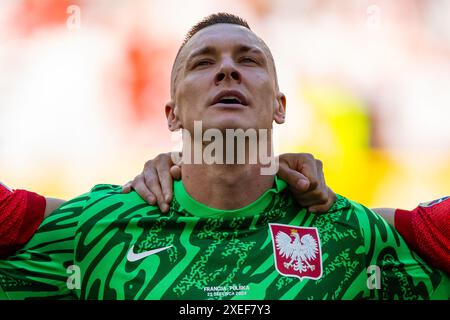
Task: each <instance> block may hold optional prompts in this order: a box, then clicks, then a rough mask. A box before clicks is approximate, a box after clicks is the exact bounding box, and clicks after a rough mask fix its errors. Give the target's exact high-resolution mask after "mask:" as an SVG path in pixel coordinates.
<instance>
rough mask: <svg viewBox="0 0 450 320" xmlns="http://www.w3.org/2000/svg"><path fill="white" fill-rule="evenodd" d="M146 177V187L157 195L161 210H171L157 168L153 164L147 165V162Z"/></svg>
mask: <svg viewBox="0 0 450 320" xmlns="http://www.w3.org/2000/svg"><path fill="white" fill-rule="evenodd" d="M144 177H145V188H146V189H149V190H150V191H151V192H152V193H153V195H154V196H155V197H156V202H157V203H158V207H159V208H160V209H161V211H162V212H167V211H168V210H169V205H168V204H167V203H166V201H165V199H164V196H163V191H162V187H161V184H160V180H159V175H158V173H157V172H156V169H155V167H154V166H153V165H150V166H147V164H146V168H145V169H144ZM135 189H136V188H135ZM136 191H137V190H136Z"/></svg>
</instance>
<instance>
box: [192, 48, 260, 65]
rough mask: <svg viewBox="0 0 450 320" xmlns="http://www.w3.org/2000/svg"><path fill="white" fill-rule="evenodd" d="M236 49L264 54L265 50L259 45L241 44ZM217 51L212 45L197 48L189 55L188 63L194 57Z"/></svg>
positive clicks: (242, 51) (212, 53)
mask: <svg viewBox="0 0 450 320" xmlns="http://www.w3.org/2000/svg"><path fill="white" fill-rule="evenodd" d="M236 51H237V53H245V52H254V53H256V54H259V55H263V56H264V51H262V50H261V49H259V48H257V47H253V46H247V45H240V46H239V48H238V49H237V50H236ZM216 53H217V49H216V48H214V47H211V46H206V47H203V48H199V49H195V50H194V51H193V52H192V53H191V54H190V55H189V57H188V58H187V59H186V62H187V64H189V63H190V61H192V59H194V58H196V57H198V56H202V55H214V54H216Z"/></svg>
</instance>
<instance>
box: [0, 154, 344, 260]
mask: <svg viewBox="0 0 450 320" xmlns="http://www.w3.org/2000/svg"><path fill="white" fill-rule="evenodd" d="M171 165H173V163H172V160H171V157H170V155H169V154H160V155H158V156H157V157H156V158H155V159H152V160H149V161H147V163H146V165H145V167H144V171H143V172H142V173H141V174H140V175H138V176H136V178H135V179H134V180H133V181H131V182H129V183H128V184H126V185H124V187H123V192H130V191H131V188H132V187H133V188H134V190H135V191H136V192H137V193H138V194H139V195H140V196H141V197H142V199H144V200H145V201H147V202H148V203H149V204H151V205H156V204H157V205H158V206H159V208H160V209H161V211H162V212H167V211H168V208H169V204H170V201H171V199H172V176H171V174H172V175H173V177H174V178H177V179H179V178H180V175H181V169H180V167H179V166H176V165H173V166H172V168H171V167H170V166H171ZM291 167H292V168H291ZM278 175H279V176H280V177H282V178H284V179H285V180H286V181H287V182H288V183H289V185H290V188H291V191H292V193H293V194H294V197H295V200H296V201H297V202H298V204H299V205H301V206H308V207H309V209H310V210H314V212H326V211H327V210H328V209H329V208H330V207H331V205H332V204H333V202H334V200H335V199H336V196H335V194H334V192H333V191H331V189H330V188H328V187H327V185H326V184H325V179H324V176H323V172H322V169H321V162H320V161H318V160H316V159H314V157H313V156H312V155H310V154H306V153H297V154H284V155H281V156H280V168H279V171H278ZM145 177H148V178H147V181H146V180H145ZM159 177H161V179H159ZM153 178H156V179H153ZM163 193H164V196H163ZM64 202H65V200H62V199H56V198H50V197H44V196H41V195H39V194H37V193H35V192H32V191H28V190H21V189H16V190H12V189H10V188H9V187H7V186H6V185H4V184H2V183H1V182H0V258H6V257H7V256H9V255H11V254H12V253H14V252H15V251H16V250H18V249H19V248H21V247H23V246H24V245H25V243H27V242H28V240H29V239H30V238H31V237H32V236H33V234H34V233H35V232H36V230H37V228H38V227H39V225H40V224H41V223H42V221H43V220H44V218H45V217H48V216H49V215H50V214H51V213H52V212H53V211H54V210H56V209H57V208H58V207H59V206H61V205H62V204H63V203H64Z"/></svg>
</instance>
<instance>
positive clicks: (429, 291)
mask: <svg viewBox="0 0 450 320" xmlns="http://www.w3.org/2000/svg"><path fill="white" fill-rule="evenodd" d="M350 203H351V204H352V206H353V208H354V210H355V214H356V217H357V219H358V222H359V227H360V231H361V234H362V237H363V242H364V248H365V262H366V270H367V277H368V279H367V281H368V282H367V288H368V290H369V294H370V298H372V299H383V300H384V299H401V300H403V299H413V300H416V299H449V298H450V281H449V278H448V276H447V275H446V274H445V273H444V272H442V271H440V270H438V269H435V268H432V267H430V266H429V265H427V264H426V263H425V262H424V261H423V260H422V259H421V258H420V257H419V256H418V255H417V254H416V253H414V252H413V251H412V250H411V249H409V247H408V246H407V244H406V242H405V241H404V239H403V238H402V237H401V235H400V234H399V233H398V232H397V230H395V229H394V228H393V227H391V226H390V225H389V224H388V223H387V222H386V221H385V220H384V219H383V218H381V217H380V216H378V215H377V214H376V213H375V212H373V211H371V210H370V209H368V208H366V207H364V206H362V205H360V204H358V203H355V202H353V201H350Z"/></svg>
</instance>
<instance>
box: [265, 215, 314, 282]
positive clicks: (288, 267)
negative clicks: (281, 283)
mask: <svg viewBox="0 0 450 320" xmlns="http://www.w3.org/2000/svg"><path fill="white" fill-rule="evenodd" d="M270 229H271V233H272V241H273V245H274V256H275V264H276V268H277V270H278V272H279V273H281V274H283V275H285V276H293V277H298V278H300V279H301V278H303V277H306V278H311V279H318V278H320V277H321V275H322V257H321V250H320V239H319V234H318V232H317V228H309V227H297V226H290V225H282V224H270Z"/></svg>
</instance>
